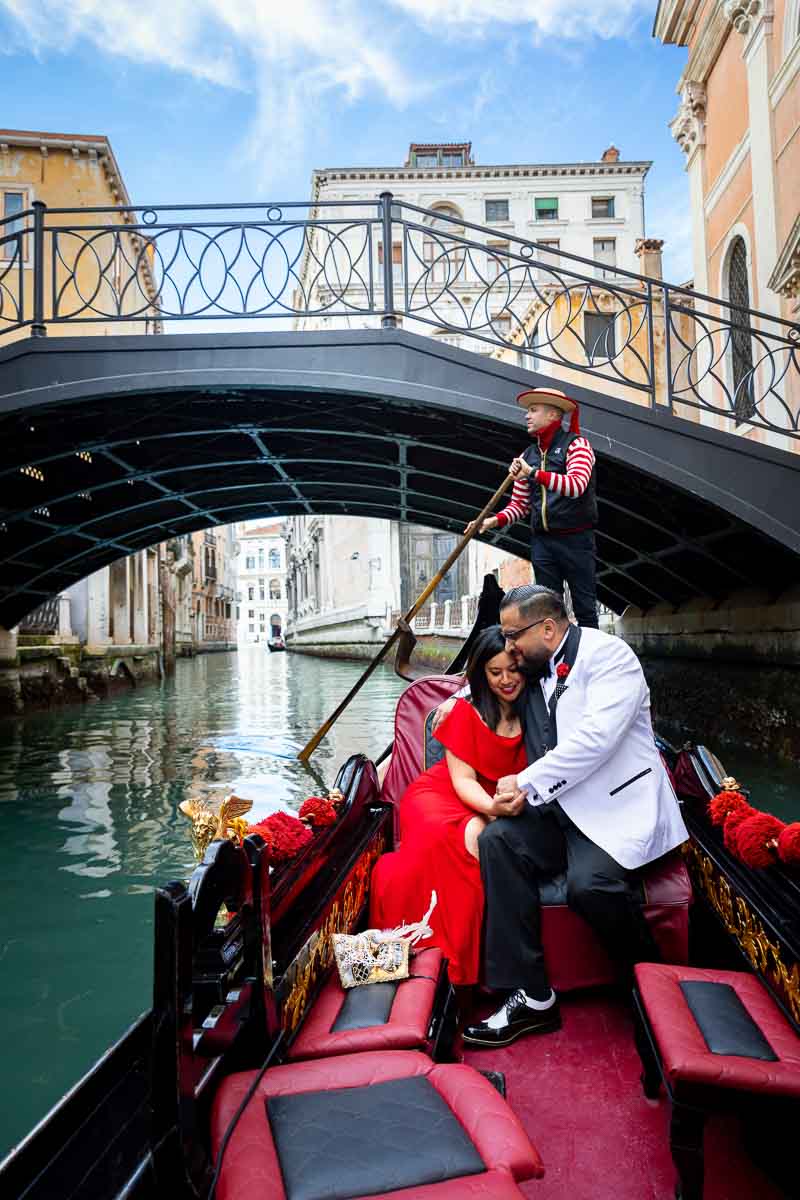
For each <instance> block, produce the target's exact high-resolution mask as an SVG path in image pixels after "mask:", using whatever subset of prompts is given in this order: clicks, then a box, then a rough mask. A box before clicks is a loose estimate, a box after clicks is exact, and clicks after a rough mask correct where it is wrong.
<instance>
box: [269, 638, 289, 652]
mask: <svg viewBox="0 0 800 1200" xmlns="http://www.w3.org/2000/svg"><path fill="white" fill-rule="evenodd" d="M267 649H268V650H269V651H270V652H272V651H274V650H285V649H286V642H285V641H284V640H283V638H282V637H273V638H269V639H268V641H267Z"/></svg>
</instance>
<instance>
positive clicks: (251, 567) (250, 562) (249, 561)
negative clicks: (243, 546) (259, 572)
mask: <svg viewBox="0 0 800 1200" xmlns="http://www.w3.org/2000/svg"><path fill="white" fill-rule="evenodd" d="M244 569H245V571H255V569H256V560H255V558H254V557H253V555H252V554H248V555H247V557H246V558H245V567H244Z"/></svg>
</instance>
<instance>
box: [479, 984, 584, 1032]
mask: <svg viewBox="0 0 800 1200" xmlns="http://www.w3.org/2000/svg"><path fill="white" fill-rule="evenodd" d="M560 1028H561V1010H560V1009H559V1006H558V1000H557V998H556V995H555V992H551V993H550V1000H549V1001H545V1002H542V1001H536V1000H534V1001H531V999H530V997H529V996H528V995H527V993H526V992H524V991H523V990H522V988H520V989H519V990H518V991H516V992H514V993H513V995H511V996H509V998H508V999H507V1000H506V1001H505V1003H504V1004H502V1005H501V1006H500V1008H498V1010H497V1012H496V1013H493V1014H492V1015H491V1017H487V1018H486V1020H485V1021H480V1022H479V1023H478V1024H477V1025H468V1026H467V1028H466V1029H465V1030H464V1034H463V1037H464V1042H465V1043H466V1044H467V1045H468V1046H509V1045H510V1044H511V1043H512V1042H515V1041H516V1040H517V1038H518V1037H523V1036H524V1035H525V1034H527V1033H555V1031H556V1030H557V1029H560Z"/></svg>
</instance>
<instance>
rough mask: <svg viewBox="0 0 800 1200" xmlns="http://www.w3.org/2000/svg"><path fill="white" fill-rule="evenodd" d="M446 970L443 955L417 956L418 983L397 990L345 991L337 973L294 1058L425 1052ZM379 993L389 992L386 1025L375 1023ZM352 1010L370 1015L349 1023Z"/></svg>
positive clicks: (308, 1018) (293, 1047)
mask: <svg viewBox="0 0 800 1200" xmlns="http://www.w3.org/2000/svg"><path fill="white" fill-rule="evenodd" d="M441 969H442V952H441V950H439V949H437V948H436V947H431V948H430V949H428V950H420V951H419V952H418V953H417V954H415V955H413V957H412V958H411V961H410V964H409V970H410V974H411V976H413V978H409V979H405V980H403V981H402V982H401V983H397V984H391V983H388V984H370V986H369V987H366V988H363V987H361V988H351V989H350V990H349V991H345V989H344V988H343V987H342V985H341V983H340V982H339V976H338V973H337V972H336V971H334V972H333V973H332V974H331V976H330V978H329V979H328V981H327V983H326V984H325V986H324V987H323V989H322V992H321V993H320V995H319V996H318V998H317V999H316V1000H315V1002H314V1004H313V1005H312V1007H311V1011H310V1012H309V1013H308V1015H307V1016H306V1018H305V1020H304V1022H303V1024H302V1027H301V1029H300V1032H299V1033H298V1035H297V1037H296V1038H295V1040H294V1041H293V1042H292V1045H291V1047H290V1049H289V1058H290V1059H299V1058H323V1057H325V1056H327V1055H331V1054H334V1055H335V1054H357V1053H359V1052H361V1051H364V1050H420V1049H423V1048H424V1047H425V1044H426V1042H427V1039H428V1030H429V1027H430V1023H431V1016H432V1015H433V1003H434V997H435V995H436V986H437V983H438V981H439V974H440V971H441ZM376 989H377V993H381V990H382V989H386V990H387V992H388V995H387V996H386V1009H387V1010H388V1011H386V1012H385V1015H384V1014H381V1015H382V1016H383V1019H382V1020H381V1021H380V1023H370V1021H371V1016H370V1013H371V1012H373V1013H374V999H373V998H374V996H375V995H376ZM379 1003H380V997H379ZM351 1007H352V1008H364V1007H365V1008H366V1011H365V1012H363V1013H360V1012H359V1011H355V1012H353V1013H351V1014H349V1017H348V1019H346V1020H345V1021H343V1020H342V1017H343V1014H344V1015H345V1016H347V1015H348V1014H347V1010H348V1008H351ZM365 1022H366V1023H365ZM342 1025H344V1026H345V1027H344V1028H342V1027H341V1026H342Z"/></svg>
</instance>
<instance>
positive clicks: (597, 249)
mask: <svg viewBox="0 0 800 1200" xmlns="http://www.w3.org/2000/svg"><path fill="white" fill-rule="evenodd" d="M594 259H595V262H596V263H597V264H598V265H597V266H596V267H595V275H596V276H597V278H598V279H610V278H611V277H612V276H613V274H614V272H613V271H609V270H608V269H607V268H608V267H615V266H616V265H617V239H616V238H595V239H594ZM601 263H602V264H603V265H602V266H600V264H601Z"/></svg>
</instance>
